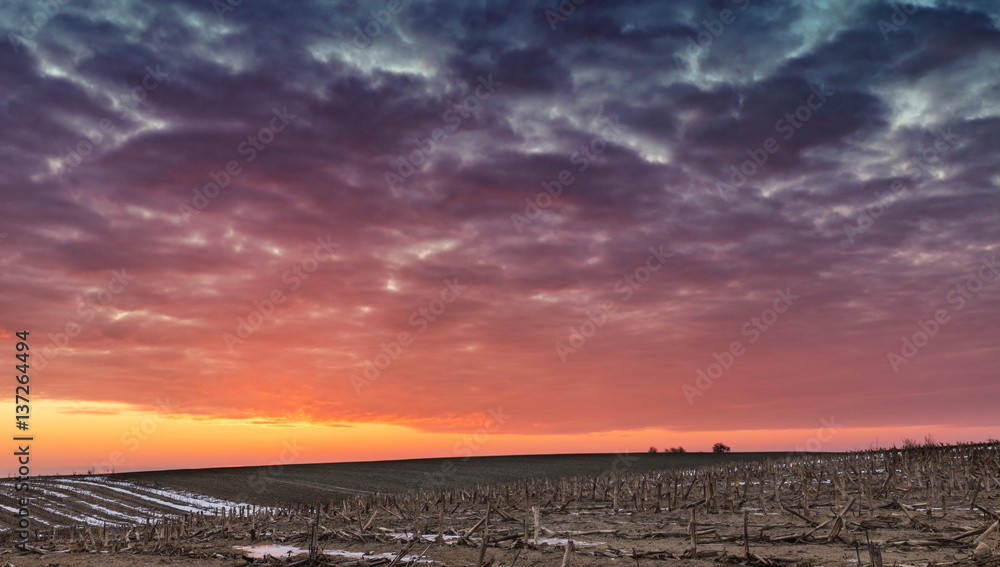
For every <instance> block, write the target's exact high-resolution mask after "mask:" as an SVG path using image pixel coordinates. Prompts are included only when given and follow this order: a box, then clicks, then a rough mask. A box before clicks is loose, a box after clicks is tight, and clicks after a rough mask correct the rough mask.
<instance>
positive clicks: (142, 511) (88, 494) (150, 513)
mask: <svg viewBox="0 0 1000 567" xmlns="http://www.w3.org/2000/svg"><path fill="white" fill-rule="evenodd" d="M49 486H55V487H59V488H62V489H64V490H70V491H72V492H74V493H75V494H79V495H80V496H81V497H86V498H93V499H94V500H101V501H103V502H109V503H111V504H115V505H117V506H118V507H120V508H127V509H129V510H131V511H133V512H137V513H139V514H144V515H143V516H142V520H143V521H145V519H146V518H147V517H152V516H156V515H157V512H156V511H155V510H153V509H152V508H143V507H141V506H132V505H131V504H128V503H126V502H123V501H121V500H113V499H111V498H107V497H104V496H101V495H100V494H97V493H95V492H91V491H89V490H82V489H80V488H79V487H74V486H69V485H65V484H60V483H58V482H53V483H50V484H49Z"/></svg>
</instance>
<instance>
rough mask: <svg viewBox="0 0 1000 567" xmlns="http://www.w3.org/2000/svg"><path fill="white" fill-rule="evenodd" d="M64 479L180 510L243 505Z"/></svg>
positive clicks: (169, 492) (201, 509)
mask: <svg viewBox="0 0 1000 567" xmlns="http://www.w3.org/2000/svg"><path fill="white" fill-rule="evenodd" d="M63 480H64V482H69V483H71V484H82V485H88V486H100V487H103V488H107V489H108V490H114V491H115V492H121V493H123V494H129V495H131V496H133V497H135V498H139V499H141V500H146V501H148V502H152V503H154V504H157V505H160V506H166V507H168V508H173V509H175V510H180V511H183V512H210V513H214V512H216V511H218V510H219V509H220V508H223V509H225V510H226V511H229V509H231V508H237V507H239V506H241V504H237V503H236V502H227V501H225V500H215V499H211V500H210V499H209V498H208V497H203V498H200V499H199V498H190V497H184V496H183V495H181V494H180V493H178V492H173V491H166V490H155V489H151V488H146V487H144V486H140V485H131V484H127V483H114V484H112V483H110V482H94V481H89V480H76V479H72V480H70V479H63ZM139 491H146V492H152V493H154V494H157V495H159V496H163V497H165V498H173V499H176V500H180V501H184V502H188V503H189V504H199V506H189V505H187V504H179V503H177V502H169V501H167V500H161V499H159V498H154V497H152V496H149V495H148V494H143V493H142V492H139Z"/></svg>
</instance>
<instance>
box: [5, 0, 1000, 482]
mask: <svg viewBox="0 0 1000 567" xmlns="http://www.w3.org/2000/svg"><path fill="white" fill-rule="evenodd" d="M232 4H235V5H232ZM40 6H41V7H40ZM46 10H47V11H46ZM0 30H3V33H4V42H3V43H4V44H3V45H0V84H2V85H3V88H2V89H0V123H2V128H3V139H2V140H3V141H2V143H0V174H2V179H3V180H4V182H3V183H2V184H0V191H2V192H3V199H2V201H0V265H2V267H3V269H2V270H0V289H2V294H0V337H3V339H4V340H3V341H2V343H3V344H4V345H6V346H4V347H3V348H4V349H5V350H6V352H7V354H6V355H5V356H8V357H10V359H9V360H10V361H11V362H12V363H14V364H17V363H18V361H16V360H14V355H15V354H16V352H17V351H16V344H17V342H18V340H19V339H18V338H17V336H16V333H17V332H18V331H24V330H27V331H29V336H28V345H29V348H30V351H29V352H30V358H29V366H30V368H29V377H30V388H31V392H30V396H29V399H30V410H28V412H29V413H30V418H24V419H22V420H21V421H25V422H30V429H29V430H28V431H27V434H31V435H33V436H34V439H33V441H32V446H31V451H32V463H31V467H32V474H51V473H69V472H73V471H76V472H82V471H84V470H97V471H101V470H109V469H111V468H114V469H115V470H118V471H123V470H148V469H161V468H188V467H205V466H235V465H253V464H268V463H272V462H275V461H276V460H278V461H280V462H282V463H286V462H334V461H354V460H370V459H395V458H417V457H449V458H455V459H462V458H465V457H469V456H484V455H499V454H521V453H565V452H587V453H597V452H607V453H614V452H629V451H645V450H646V449H647V448H648V447H650V446H654V447H657V448H659V449H660V450H663V449H665V448H667V447H673V446H684V447H685V448H686V449H687V450H689V451H697V450H709V449H710V447H711V446H712V444H713V443H714V442H725V443H726V444H728V445H730V446H731V447H732V448H733V450H735V451H755V450H770V451H801V450H806V449H808V450H824V451H826V450H829V451H837V450H850V449H858V448H868V447H870V446H879V445H882V446H889V445H892V444H897V445H898V444H901V442H902V439H903V438H904V437H911V438H914V439H923V438H924V436H925V435H928V434H930V435H933V436H934V438H935V439H937V440H938V441H975V440H985V439H986V438H989V437H1000V411H998V410H997V405H996V400H997V399H998V396H1000V381H998V380H997V377H998V376H997V368H998V367H1000V348H998V346H1000V345H998V337H1000V333H998V330H1000V281H998V279H997V274H998V272H1000V266H998V253H1000V245H998V242H1000V227H998V223H1000V161H998V160H997V159H996V148H997V147H998V142H1000V53H998V49H1000V6H997V5H996V3H994V2H990V1H985V0H982V1H965V0H963V1H961V2H959V1H947V0H941V1H933V2H932V1H921V2H914V3H903V4H892V3H887V2H882V1H844V2H841V1H820V0H815V1H809V2H806V1H800V2H793V1H781V2H771V1H768V2H765V1H760V0H736V1H722V0H717V1H709V2H703V1H694V0H689V1H679V2H653V1H648V2H599V1H594V0H588V1H585V2H580V3H579V4H576V3H574V2H572V1H570V0H565V1H563V2H562V3H561V4H560V3H558V2H556V1H555V0H552V1H542V2H500V1H492V2H462V3H456V2H439V1H431V0H407V1H400V0H387V1H381V0H373V1H372V2H319V1H311V0H303V1H298V2H281V3H278V2H267V3H249V2H242V3H238V2H235V0H233V1H232V2H229V1H228V0H216V1H214V2H212V1H209V0H201V1H187V2H185V1H180V0H175V1H163V2H155V3H149V2H137V1H127V0H120V1H114V2H111V1H107V2H96V1H95V2H88V1H85V0H53V1H51V2H49V3H47V4H44V5H43V4H39V3H28V2H6V3H4V4H3V5H2V6H0ZM19 374H20V373H19ZM15 378H16V375H15ZM8 380H10V379H9V378H8ZM16 385H17V384H16V380H11V381H10V382H9V383H8V388H9V390H8V394H7V396H8V399H9V400H10V405H8V406H7V407H8V408H9V410H8V411H9V412H10V419H11V421H12V422H15V423H11V424H10V425H9V426H8V427H9V430H10V431H11V432H12V434H20V435H24V434H26V432H25V431H20V432H18V431H17V430H15V428H14V425H15V424H16V422H17V420H16V417H15V415H14V414H15V411H16V410H15V407H14V405H15V404H14V399H13V396H14V387H15V386H16ZM11 443H12V444H13V442H11ZM0 467H3V468H4V469H6V471H7V473H8V474H12V473H13V474H16V471H17V469H16V467H17V463H16V462H15V460H14V458H13V457H10V458H8V459H6V460H5V462H3V463H0Z"/></svg>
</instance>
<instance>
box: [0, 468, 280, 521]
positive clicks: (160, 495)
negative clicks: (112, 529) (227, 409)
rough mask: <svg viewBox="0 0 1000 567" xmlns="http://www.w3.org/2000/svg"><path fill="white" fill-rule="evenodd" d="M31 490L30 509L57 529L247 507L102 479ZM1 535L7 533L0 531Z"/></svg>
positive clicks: (38, 483)
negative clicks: (46, 517) (108, 493)
mask: <svg viewBox="0 0 1000 567" xmlns="http://www.w3.org/2000/svg"><path fill="white" fill-rule="evenodd" d="M96 488H102V489H106V490H110V491H113V492H115V493H118V494H122V495H124V496H127V498H122V499H116V497H114V496H112V497H110V498H109V497H108V496H104V495H101V494H98V493H97V492H96V490H95V489H96ZM31 490H32V492H33V493H35V494H39V495H41V497H40V498H38V497H36V498H37V499H36V500H33V501H32V506H33V507H34V508H37V509H38V510H39V511H43V512H45V513H46V514H51V515H53V516H55V517H56V518H59V520H57V523H58V524H60V525H61V524H63V523H81V524H88V525H103V524H124V523H129V524H136V523H142V522H145V521H147V520H148V519H150V518H154V517H159V516H163V515H164V509H166V510H168V512H167V515H173V516H176V515H181V514H183V513H186V512H202V513H205V514H208V515H215V514H219V513H223V512H229V511H230V510H233V509H237V508H240V507H244V506H247V505H246V504H240V503H237V502H230V501H227V500H221V499H218V498H213V497H210V496H202V495H198V494H194V493H191V492H186V491H179V490H178V491H174V490H169V489H157V488H150V487H147V486H143V485H141V484H136V483H131V482H127V481H124V482H115V481H112V480H110V479H108V478H106V477H101V476H96V477H88V478H87V479H79V478H64V477H54V478H38V479H36V480H35V482H34V483H33V484H32V486H31ZM8 496H10V497H11V498H15V497H14V495H13V494H12V493H8ZM70 502H72V503H73V504H74V505H76V506H83V507H85V508H86V510H83V511H79V510H77V511H75V512H72V511H70V509H69V508H68V507H67V505H68V503H70ZM112 507H113V508H115V509H112ZM254 509H255V510H257V511H273V510H276V508H270V507H268V508H264V507H259V508H254ZM0 510H3V511H6V512H10V513H12V514H13V513H17V509H16V508H14V507H11V506H6V505H2V504H0ZM78 514H80V515H78ZM33 516H34V515H33ZM32 522H34V523H36V524H39V525H45V526H49V525H50V524H49V522H44V521H42V520H40V519H39V518H37V517H33V518H32ZM0 531H7V530H6V529H0Z"/></svg>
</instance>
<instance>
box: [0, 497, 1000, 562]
mask: <svg viewBox="0 0 1000 567" xmlns="http://www.w3.org/2000/svg"><path fill="white" fill-rule="evenodd" d="M990 496H992V497H993V498H990V497H988V496H987V497H983V496H981V497H980V502H981V503H982V504H984V505H987V506H986V507H987V508H992V507H993V505H994V504H995V498H996V495H990ZM581 504H587V503H581ZM473 508H475V507H474V506H471V505H470V509H469V510H468V511H467V514H466V515H467V518H466V519H465V520H464V521H463V522H462V524H461V526H455V525H453V526H452V528H450V529H449V530H446V531H445V536H446V537H447V539H448V540H450V541H449V542H448V543H434V542H433V541H432V540H433V538H434V537H435V536H436V533H434V530H433V529H428V528H430V527H431V526H430V525H428V526H427V527H426V528H424V529H423V530H422V531H424V532H425V534H426V535H425V538H426V540H422V541H420V542H415V541H407V540H408V539H411V540H412V538H410V537H409V536H410V535H411V534H410V532H407V531H406V525H405V523H403V522H396V524H397V525H392V524H393V522H389V523H388V527H387V526H386V524H383V523H382V522H379V524H383V525H382V527H380V528H374V529H372V530H370V531H368V532H366V536H365V539H366V541H365V542H362V541H360V540H359V538H357V537H350V536H349V537H348V538H344V537H342V536H343V535H345V534H347V532H346V531H345V530H346V529H347V526H348V525H349V524H348V522H347V521H346V520H344V519H341V518H337V517H336V516H332V517H331V518H330V519H327V520H324V521H323V522H322V523H321V524H320V525H321V526H322V531H323V532H324V534H323V536H322V537H320V538H319V540H320V541H319V543H320V545H321V546H322V547H324V548H325V549H337V550H342V551H345V552H364V553H369V554H386V553H387V554H391V555H392V556H395V555H396V554H399V553H400V552H401V551H403V550H404V549H406V550H407V552H406V555H407V558H409V557H412V556H415V555H422V556H423V557H424V558H425V559H429V560H431V561H433V562H434V564H437V565H450V566H459V565H475V563H476V559H477V556H478V553H479V547H478V546H479V542H480V541H481V540H480V539H479V537H478V535H472V536H471V537H470V538H469V540H468V543H463V542H461V540H460V538H458V537H457V536H456V535H454V534H459V533H462V532H463V531H465V530H468V529H469V528H471V527H473V526H474V525H475V523H476V522H477V518H481V517H482V510H480V511H478V513H477V511H476V510H474V509H473ZM479 508H482V506H479ZM932 512H933V515H931V516H927V515H926V513H925V512H924V513H922V514H920V515H919V516H915V517H917V518H918V520H917V521H918V522H919V524H920V526H921V527H920V528H914V527H912V523H911V522H910V520H909V518H908V517H907V515H905V514H904V513H903V512H902V511H901V510H898V509H897V510H893V509H891V508H882V509H876V510H875V511H874V514H872V513H871V512H870V511H868V510H863V511H862V513H861V514H860V515H857V514H856V513H854V512H851V513H850V515H849V517H848V518H846V522H845V526H844V528H843V530H841V531H840V532H839V534H838V535H837V536H835V537H834V538H833V539H832V541H827V539H828V537H829V535H830V533H831V529H830V528H829V527H823V528H820V529H817V530H816V531H815V533H813V534H811V535H810V536H808V538H803V540H802V541H798V542H796V541H794V540H790V541H765V540H767V539H771V540H774V539H778V538H781V536H787V535H792V534H801V533H803V532H807V531H809V530H810V529H812V528H811V527H810V525H809V524H808V523H807V522H806V520H805V519H803V518H800V517H798V516H796V515H794V514H792V513H789V512H782V511H780V510H777V509H776V510H769V511H768V515H767V516H764V515H762V514H761V512H759V511H755V512H749V516H748V517H749V522H748V526H747V531H748V534H749V535H750V552H751V553H752V554H754V555H755V556H757V557H756V558H752V559H751V560H750V561H749V562H748V561H747V560H746V559H745V558H744V550H743V537H742V533H743V514H742V513H741V512H737V513H735V514H734V513H728V512H720V513H717V514H708V513H704V510H699V511H698V513H697V514H698V517H697V522H698V531H699V535H698V540H699V541H698V554H699V556H698V558H693V557H691V552H690V548H691V543H690V535H689V532H688V527H689V520H690V508H688V509H681V510H675V511H667V510H666V509H665V508H661V510H660V512H659V513H656V512H655V510H646V511H643V512H632V511H629V512H621V513H618V514H612V513H611V510H609V509H608V508H597V507H588V506H586V505H581V506H579V507H577V506H568V507H566V509H565V510H563V511H562V512H558V511H556V510H555V509H552V510H550V511H549V512H548V513H543V514H542V516H541V522H540V525H541V534H540V536H541V538H542V544H541V545H539V546H537V547H534V546H531V547H529V548H525V547H524V546H523V544H522V543H521V542H520V540H519V539H517V538H513V539H510V540H507V541H503V542H499V543H494V544H491V546H489V547H487V549H486V552H485V561H484V563H483V564H484V565H490V564H491V561H495V563H494V564H495V565H504V566H507V565H520V566H533V565H537V566H543V565H544V566H548V565H561V564H562V561H563V556H564V554H565V545H564V543H563V541H560V540H565V539H567V538H569V539H572V540H573V541H574V549H573V552H572V554H571V557H570V560H569V564H570V565H574V566H591V565H614V564H622V562H623V561H625V562H627V563H628V564H630V565H631V564H633V563H634V564H636V565H663V566H674V565H689V566H696V565H706V566H707V565H717V564H719V563H734V564H738V563H742V564H756V565H768V564H770V565H812V566H818V565H828V566H839V565H851V566H854V567H856V566H857V565H858V564H859V563H858V558H859V557H860V558H861V561H860V564H861V565H868V564H870V560H869V554H868V543H867V541H868V540H869V539H870V541H872V542H873V543H875V544H876V545H877V546H878V547H879V548H880V549H881V553H882V561H883V564H884V565H886V566H888V565H899V566H904V565H929V564H934V565H951V564H958V565H976V564H977V563H976V561H975V560H973V559H972V547H971V544H970V541H971V540H972V539H974V538H971V537H969V538H960V539H958V540H952V538H955V536H960V535H961V534H962V533H963V532H966V531H970V530H974V529H976V528H979V527H981V526H982V525H984V522H987V519H986V518H985V516H984V514H982V513H978V512H977V513H971V512H969V511H967V510H966V511H962V510H949V511H948V514H947V515H945V516H943V515H942V513H941V511H940V510H936V511H935V510H932ZM800 513H801V512H800ZM809 514H810V516H807V517H810V518H811V519H812V520H813V521H814V522H816V523H821V522H822V521H825V520H826V519H830V518H831V517H832V512H831V510H830V509H829V508H824V507H822V506H819V507H813V508H812V509H811V510H810V511H809ZM912 514H913V513H912V512H911V515H912ZM390 519H391V518H390ZM338 520H339V523H338ZM428 524H433V519H429V520H428ZM254 528H255V530H256V531H259V532H260V533H261V534H262V535H261V536H260V537H258V538H256V540H255V541H253V542H251V541H250V529H251V526H250V525H249V524H242V525H233V526H232V531H231V533H230V534H224V533H219V534H215V535H210V536H208V537H198V536H196V535H192V536H191V537H188V538H185V539H184V540H183V541H184V543H183V544H182V545H181V546H180V547H177V546H176V545H172V546H170V547H169V548H168V549H161V550H158V551H156V552H153V551H151V550H149V549H148V548H147V551H146V552H145V553H143V552H141V551H140V550H139V549H133V550H127V551H119V552H117V553H101V552H96V553H95V552H84V551H70V546H69V545H68V544H65V543H63V544H59V543H56V544H51V543H43V544H42V545H40V546H39V547H38V548H36V549H37V550H38V551H39V552H41V551H44V552H45V553H44V554H43V553H39V552H29V553H23V552H19V551H11V550H6V551H4V552H3V554H2V555H0V566H2V567H7V566H8V565H13V566H15V567H53V566H65V567H70V566H84V565H100V566H102V567H124V566H132V565H136V566H139V565H189V566H192V567H209V566H211V567H222V566H236V565H248V564H259V565H265V564H272V565H283V564H292V563H295V562H297V561H299V560H303V559H306V556H305V555H295V556H291V557H290V558H289V556H287V555H281V556H280V558H277V559H271V558H256V559H255V558H248V557H244V555H243V554H244V552H242V551H238V550H236V549H234V547H235V546H248V545H255V546H260V545H265V544H274V545H287V546H297V547H299V548H302V549H306V548H308V542H309V539H310V526H309V524H308V522H307V521H305V520H298V521H295V520H293V521H289V522H286V521H284V520H278V521H275V522H270V523H268V524H267V525H263V526H261V525H256V526H254ZM522 529H523V520H516V521H515V520H514V518H511V519H504V518H502V517H497V516H496V515H495V514H494V515H493V518H492V519H491V522H490V532H489V533H490V536H491V541H492V540H493V539H497V538H502V537H503V536H504V535H505V534H507V533H510V534H511V535H513V534H515V533H516V534H520V533H521V531H522ZM427 532H431V533H427ZM532 535H533V534H532ZM379 540H381V541H379ZM991 543H992V542H991ZM147 545H148V544H147ZM76 547H77V548H79V546H76ZM278 553H279V555H280V552H278ZM326 561H327V562H328V564H337V565H341V564H342V565H364V564H368V565H380V564H381V565H387V564H388V563H389V562H390V559H389V557H384V558H377V557H372V558H369V559H368V560H366V561H364V562H359V558H358V557H349V556H345V555H340V556H328V557H327V558H326ZM303 564H305V563H303ZM398 564H400V565H403V564H406V562H405V561H400V562H399V563H398ZM979 564H980V565H1000V558H998V559H996V560H995V562H994V563H988V562H981V563H979Z"/></svg>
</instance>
